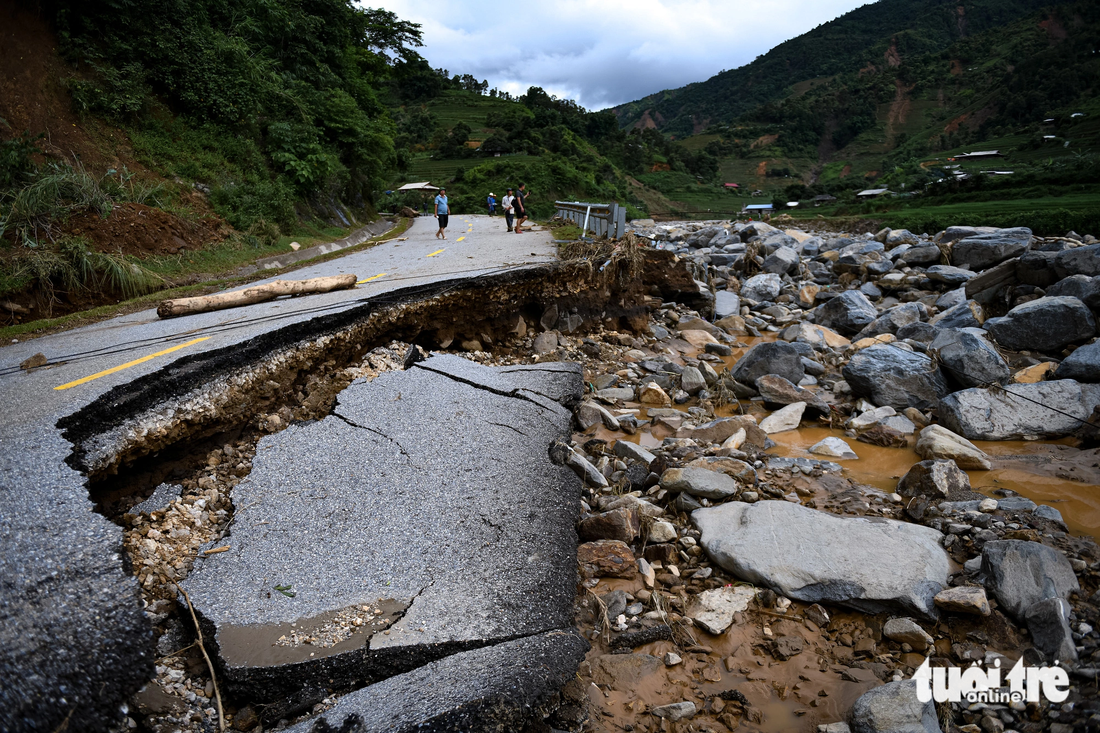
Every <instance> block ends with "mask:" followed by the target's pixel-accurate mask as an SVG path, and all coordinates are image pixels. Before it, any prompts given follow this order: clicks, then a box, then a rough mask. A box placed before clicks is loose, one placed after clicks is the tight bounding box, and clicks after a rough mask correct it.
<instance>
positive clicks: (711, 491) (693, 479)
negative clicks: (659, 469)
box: [661, 468, 741, 499]
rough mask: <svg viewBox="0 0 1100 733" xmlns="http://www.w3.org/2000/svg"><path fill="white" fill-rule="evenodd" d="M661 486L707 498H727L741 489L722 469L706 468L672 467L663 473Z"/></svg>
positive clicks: (667, 489) (674, 491) (671, 490)
mask: <svg viewBox="0 0 1100 733" xmlns="http://www.w3.org/2000/svg"><path fill="white" fill-rule="evenodd" d="M661 488H662V489H665V490H666V491H670V492H673V493H676V492H681V491H682V492H684V493H686V494H691V495H692V496H701V497H704V498H706V499H725V498H728V497H730V496H733V495H734V494H736V493H737V492H738V491H739V490H740V488H741V487H740V486H739V485H738V483H737V482H736V481H734V480H733V479H732V478H730V477H729V476H727V475H726V474H724V473H721V472H720V471H710V470H708V469H705V468H670V469H668V470H667V471H665V472H664V473H663V474H662V475H661Z"/></svg>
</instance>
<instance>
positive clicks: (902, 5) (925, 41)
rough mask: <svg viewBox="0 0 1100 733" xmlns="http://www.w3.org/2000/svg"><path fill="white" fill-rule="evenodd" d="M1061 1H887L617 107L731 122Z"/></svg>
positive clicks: (626, 118)
mask: <svg viewBox="0 0 1100 733" xmlns="http://www.w3.org/2000/svg"><path fill="white" fill-rule="evenodd" d="M1055 4H1060V3H1059V2H1058V0H1055V1H1054V2H1052V1H1051V0H961V1H960V0H880V2H877V3H873V4H870V5H865V6H863V7H861V8H857V9H856V10H853V11H852V12H850V13H847V14H845V15H843V16H841V17H839V18H837V19H836V20H833V21H830V22H828V23H825V24H823V25H821V26H818V27H817V28H815V29H814V30H812V31H810V32H808V33H805V34H803V35H801V36H799V37H798V38H794V39H792V40H790V41H786V42H785V43H782V44H780V45H778V46H776V47H775V48H773V49H772V50H771V51H769V52H768V53H766V54H764V55H763V56H760V57H759V58H757V59H756V60H755V61H753V62H752V63H750V64H747V65H745V66H742V67H740V68H738V69H733V70H730V71H725V72H722V73H721V74H718V75H716V76H713V77H711V78H710V79H708V80H706V81H703V82H699V83H695V84H689V85H687V86H685V87H682V88H680V89H671V90H665V91H662V92H658V93H656V94H652V95H650V96H648V97H645V98H643V99H640V100H637V101H635V102H630V103H628V104H624V105H620V106H619V107H616V108H614V109H613V110H612V111H613V112H614V114H615V115H616V117H617V118H618V120H619V124H620V125H621V126H623V127H629V126H633V125H639V124H640V125H644V126H654V125H655V126H656V127H657V128H658V129H660V130H661V131H663V132H667V133H671V134H675V135H677V136H686V135H690V134H692V133H693V132H699V131H700V130H702V129H703V128H705V127H706V126H708V125H710V124H714V123H718V122H729V121H731V120H733V119H735V118H737V117H739V116H740V115H742V114H744V113H746V112H748V111H749V110H751V109H753V108H755V107H758V106H760V105H763V104H766V103H768V102H775V101H778V100H781V99H783V98H784V97H786V96H788V95H789V94H790V93H791V92H792V91H794V90H795V89H796V88H797V87H798V86H799V85H800V84H801V85H807V84H809V83H810V82H811V81H812V80H818V79H822V78H826V77H831V76H834V75H836V74H842V73H849V72H857V71H858V70H860V69H863V68H868V67H875V68H878V67H883V66H886V67H896V66H898V65H899V64H900V63H901V62H902V61H903V60H904V59H906V58H910V57H913V56H917V55H922V54H928V53H932V52H936V51H941V50H943V49H946V48H947V47H949V46H950V45H951V44H952V43H955V42H956V41H958V40H959V39H961V38H966V37H969V36H972V35H977V34H980V33H982V32H985V31H987V30H989V29H992V28H996V27H999V26H1003V25H1006V24H1008V23H1011V22H1013V21H1016V20H1019V19H1020V18H1022V17H1024V16H1027V15H1029V14H1031V13H1034V12H1036V11H1037V10H1039V9H1041V8H1043V7H1047V6H1050V5H1055Z"/></svg>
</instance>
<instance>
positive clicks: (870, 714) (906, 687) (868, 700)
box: [848, 680, 942, 733]
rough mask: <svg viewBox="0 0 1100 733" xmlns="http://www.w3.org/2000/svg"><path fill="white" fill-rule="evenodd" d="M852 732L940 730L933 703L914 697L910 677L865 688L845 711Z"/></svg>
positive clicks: (926, 732)
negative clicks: (867, 689) (848, 709)
mask: <svg viewBox="0 0 1100 733" xmlns="http://www.w3.org/2000/svg"><path fill="white" fill-rule="evenodd" d="M848 724H849V725H850V726H851V729H852V733H942V731H941V730H940V724H939V720H938V718H937V717H936V706H935V704H934V703H933V702H932V701H931V700H929V701H928V702H921V701H920V700H918V699H917V683H916V681H914V680H904V681H902V682H890V683H888V684H885V685H883V686H882V687H876V688H875V689H873V690H870V691H869V692H865V693H864V694H863V695H862V696H861V697H860V698H859V699H858V700H856V704H855V705H853V706H852V710H851V712H850V713H849V714H848Z"/></svg>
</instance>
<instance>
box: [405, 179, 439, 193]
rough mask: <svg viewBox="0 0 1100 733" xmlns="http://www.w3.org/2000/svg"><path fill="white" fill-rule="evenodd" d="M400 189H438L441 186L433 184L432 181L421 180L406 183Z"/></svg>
mask: <svg viewBox="0 0 1100 733" xmlns="http://www.w3.org/2000/svg"><path fill="white" fill-rule="evenodd" d="M397 190H398V191H438V190H439V188H438V187H436V186H433V185H432V182H431V181H421V182H419V183H406V184H405V185H404V186H402V187H401V188H399V189H397Z"/></svg>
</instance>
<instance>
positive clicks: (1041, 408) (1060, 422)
mask: <svg viewBox="0 0 1100 733" xmlns="http://www.w3.org/2000/svg"><path fill="white" fill-rule="evenodd" d="M1098 404H1100V385H1098V384H1085V383H1082V382H1077V381H1075V380H1073V379H1057V380H1054V381H1052V382H1037V383H1035V384H1007V385H1005V386H1004V387H1001V388H998V389H997V390H989V389H982V388H980V387H975V388H972V389H964V390H961V391H959V392H955V393H953V394H950V395H948V396H947V397H945V398H944V399H943V400H942V401H941V402H940V405H939V417H940V422H941V423H942V424H943V426H944V427H945V428H947V429H948V430H950V431H952V432H954V433H958V434H959V435H961V436H963V437H964V438H967V439H968V440H1023V439H1024V438H1027V437H1031V436H1042V437H1061V436H1064V435H1069V434H1071V433H1073V432H1074V431H1076V430H1077V429H1078V428H1080V426H1081V423H1082V422H1083V421H1085V420H1088V418H1089V416H1090V415H1092V411H1093V408H1094V407H1095V406H1096V405H1098Z"/></svg>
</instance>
